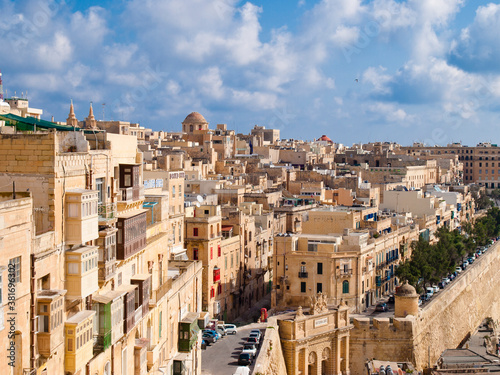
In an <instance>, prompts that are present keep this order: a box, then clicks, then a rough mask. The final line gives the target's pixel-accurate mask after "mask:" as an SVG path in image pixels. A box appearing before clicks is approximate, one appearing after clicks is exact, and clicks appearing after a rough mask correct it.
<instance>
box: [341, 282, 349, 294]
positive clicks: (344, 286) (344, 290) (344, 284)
mask: <svg viewBox="0 0 500 375" xmlns="http://www.w3.org/2000/svg"><path fill="white" fill-rule="evenodd" d="M342 293H344V294H348V293H349V281H347V280H344V281H343V282H342Z"/></svg>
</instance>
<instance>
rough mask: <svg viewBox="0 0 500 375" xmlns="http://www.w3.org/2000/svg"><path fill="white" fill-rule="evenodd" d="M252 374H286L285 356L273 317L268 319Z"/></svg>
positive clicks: (275, 320) (276, 323)
mask: <svg viewBox="0 0 500 375" xmlns="http://www.w3.org/2000/svg"><path fill="white" fill-rule="evenodd" d="M252 374H253V375H283V374H286V365H285V358H284V356H283V351H282V349H281V341H280V336H279V332H278V322H277V319H276V318H275V317H271V318H269V319H268V322H267V328H266V332H265V333H264V341H263V343H262V346H261V349H260V353H259V356H258V357H257V360H256V361H255V367H254V370H253V373H252Z"/></svg>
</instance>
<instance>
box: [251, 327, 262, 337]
mask: <svg viewBox="0 0 500 375" xmlns="http://www.w3.org/2000/svg"><path fill="white" fill-rule="evenodd" d="M252 333H256V334H257V335H259V339H260V338H261V336H262V332H261V331H260V329H257V328H255V329H252V330H251V331H250V334H252Z"/></svg>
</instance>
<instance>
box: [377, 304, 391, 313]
mask: <svg viewBox="0 0 500 375" xmlns="http://www.w3.org/2000/svg"><path fill="white" fill-rule="evenodd" d="M387 310H388V307H387V303H384V302H382V303H379V304H377V306H375V311H379V312H384V311H387Z"/></svg>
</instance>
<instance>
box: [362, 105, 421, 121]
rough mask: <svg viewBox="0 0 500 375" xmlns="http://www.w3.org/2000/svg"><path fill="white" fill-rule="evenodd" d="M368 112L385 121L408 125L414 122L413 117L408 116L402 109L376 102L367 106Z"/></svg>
mask: <svg viewBox="0 0 500 375" xmlns="http://www.w3.org/2000/svg"><path fill="white" fill-rule="evenodd" d="M368 110H369V112H371V113H373V114H375V115H379V116H381V117H382V118H383V119H384V120H385V121H388V122H396V123H400V124H402V125H405V126H406V125H409V124H410V123H412V122H413V121H414V120H415V116H414V115H409V114H408V113H406V112H405V111H404V110H403V109H402V108H397V107H396V106H394V105H393V104H389V103H382V102H378V103H375V104H371V105H369V106H368Z"/></svg>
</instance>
